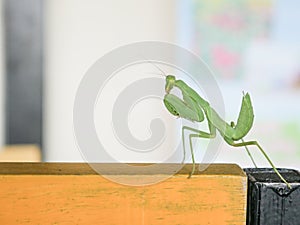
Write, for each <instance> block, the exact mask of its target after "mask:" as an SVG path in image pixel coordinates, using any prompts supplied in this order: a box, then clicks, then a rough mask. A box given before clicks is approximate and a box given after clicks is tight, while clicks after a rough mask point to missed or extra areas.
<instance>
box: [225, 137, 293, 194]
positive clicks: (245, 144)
mask: <svg viewBox="0 0 300 225" xmlns="http://www.w3.org/2000/svg"><path fill="white" fill-rule="evenodd" d="M227 143H228V144H230V145H231V146H234V147H242V146H243V147H246V146H249V145H255V146H256V147H258V149H259V150H260V151H261V153H262V154H263V155H264V157H265V158H266V159H267V161H268V162H269V164H270V165H271V166H272V168H273V170H274V171H275V173H276V174H277V175H278V177H279V178H280V179H281V180H282V181H283V182H284V183H285V184H286V185H287V186H288V187H289V188H291V185H290V184H289V183H288V182H287V181H286V180H285V179H284V178H283V176H282V175H281V174H280V173H279V171H278V170H277V169H276V167H275V166H274V164H273V162H272V161H271V159H270V158H269V157H268V155H267V154H266V152H265V151H264V150H263V148H262V147H261V146H260V145H259V144H258V142H257V141H247V142H244V141H243V142H242V143H234V142H233V141H232V142H227Z"/></svg>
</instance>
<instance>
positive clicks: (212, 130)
mask: <svg viewBox="0 0 300 225" xmlns="http://www.w3.org/2000/svg"><path fill="white" fill-rule="evenodd" d="M209 128H210V133H207V132H204V131H201V130H197V129H194V128H192V127H188V126H183V127H182V143H183V154H184V155H183V162H184V160H185V155H186V150H185V137H184V131H185V130H189V131H192V132H195V133H193V134H190V135H189V144H190V149H191V154H192V162H193V169H192V172H191V173H190V175H189V177H188V178H190V177H191V176H192V175H193V174H194V172H195V156H194V149H193V144H192V138H195V137H197V138H210V139H211V138H215V136H216V128H215V127H214V126H209Z"/></svg>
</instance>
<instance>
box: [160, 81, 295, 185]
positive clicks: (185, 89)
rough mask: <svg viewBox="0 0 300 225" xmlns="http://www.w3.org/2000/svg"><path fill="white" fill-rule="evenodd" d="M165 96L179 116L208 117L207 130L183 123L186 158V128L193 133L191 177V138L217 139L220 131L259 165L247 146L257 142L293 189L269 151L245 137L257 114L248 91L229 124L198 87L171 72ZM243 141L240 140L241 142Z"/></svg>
mask: <svg viewBox="0 0 300 225" xmlns="http://www.w3.org/2000/svg"><path fill="white" fill-rule="evenodd" d="M173 88H178V89H179V90H180V91H181V93H182V97H183V99H180V98H179V97H177V96H175V95H173V94H170V91H171V90H172V89H173ZM165 91H166V95H165V97H164V104H165V106H166V108H167V110H168V111H169V112H170V113H171V114H173V115H174V116H178V117H181V118H184V119H187V120H190V121H193V122H202V121H204V119H205V118H206V119H207V123H208V129H209V132H204V131H201V130H197V129H194V128H191V127H187V126H184V127H182V139H183V149H184V157H185V138H184V133H185V130H189V131H191V132H192V133H191V134H190V135H189V144H190V149H191V154H192V162H193V169H192V172H191V173H190V175H189V177H191V176H192V175H193V174H194V172H195V158H194V150H193V146H192V138H215V136H216V131H218V132H219V133H220V135H221V136H222V137H223V139H224V140H225V141H226V142H227V143H228V144H229V145H231V146H234V147H242V146H244V147H245V148H246V150H247V152H248V155H249V156H250V158H251V160H252V162H253V163H254V165H255V166H256V164H255V162H254V160H253V157H252V155H251V153H250V151H249V150H248V146H250V145H255V146H257V147H258V149H259V150H260V151H261V152H262V154H263V155H264V157H265V158H266V159H267V161H268V162H269V163H270V165H271V166H272V168H273V170H274V171H275V173H276V174H277V175H278V176H279V177H280V179H281V180H282V181H283V182H284V183H285V184H287V186H288V187H289V188H291V186H290V184H289V183H288V182H287V181H286V180H285V179H284V178H283V177H282V175H281V174H280V173H279V172H278V170H277V169H276V167H275V166H274V164H273V163H272V161H271V160H270V158H269V157H268V155H267V154H266V152H265V151H264V150H263V148H262V147H261V146H260V145H259V144H258V142H257V141H244V140H243V138H244V137H245V136H246V135H247V133H248V132H249V130H250V129H251V128H252V125H253V120H254V113H253V107H252V103H251V99H250V95H249V94H248V93H246V94H244V96H243V100H242V106H241V110H240V113H239V117H238V120H237V123H236V124H235V123H234V122H231V123H230V124H228V123H226V122H225V121H224V120H223V119H222V118H221V117H220V116H219V115H218V113H217V112H216V111H215V110H214V109H213V108H212V107H211V106H210V104H209V103H208V102H207V101H206V100H204V99H203V98H202V97H201V96H200V95H199V94H198V93H197V92H196V91H195V90H193V89H192V88H190V87H189V86H188V85H187V84H186V83H184V82H183V81H182V80H177V79H176V78H175V76H173V75H168V76H166V85H165ZM238 141H241V142H238Z"/></svg>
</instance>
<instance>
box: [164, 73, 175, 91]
mask: <svg viewBox="0 0 300 225" xmlns="http://www.w3.org/2000/svg"><path fill="white" fill-rule="evenodd" d="M174 84H175V77H174V76H173V75H168V76H167V77H166V86H165V90H166V93H169V92H170V91H171V89H172V88H173V87H174Z"/></svg>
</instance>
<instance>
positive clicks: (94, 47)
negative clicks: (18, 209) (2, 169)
mask: <svg viewBox="0 0 300 225" xmlns="http://www.w3.org/2000/svg"><path fill="white" fill-rule="evenodd" d="M299 7H300V2H297V1H293V0H237V1H231V0H222V1H221V0H190V1H183V0H182V1H179V0H177V1H174V0H165V1H158V0H151V1H149V0H148V1H146V0H142V1H140V0H127V1H124V2H123V1H118V0H112V1H99V0H88V1H82V0H22V1H19V0H1V1H0V10H1V11H0V12H1V15H0V145H1V146H2V151H1V152H0V160H2V161H9V160H12V161H40V160H43V161H64V162H68V161H75V162H76V161H82V160H83V159H82V157H81V155H80V152H79V151H78V149H77V146H76V141H75V137H74V132H73V124H72V119H73V103H74V98H75V93H76V90H77V88H78V85H79V83H80V80H81V79H82V77H83V76H84V74H85V73H86V71H87V70H88V68H89V67H90V66H91V65H92V64H93V63H94V62H95V61H96V60H97V59H99V58H100V57H101V56H103V55H104V54H105V53H107V52H109V51H111V50H112V49H115V48H117V47H119V46H122V45H125V44H129V43H132V42H137V41H145V40H156V41H165V42H170V43H174V44H178V45H180V46H183V47H185V48H187V49H189V50H191V51H192V52H194V53H196V54H197V55H199V56H200V57H201V58H202V59H203V60H204V61H205V62H206V63H207V64H208V65H209V67H210V68H211V69H212V70H213V72H214V74H215V76H216V80H217V82H218V84H219V86H220V89H221V91H222V94H223V97H224V102H225V108H226V119H227V120H228V121H231V120H236V118H237V116H238V112H239V108H240V101H241V97H242V91H246V92H250V93H251V97H252V101H253V105H254V110H255V122H254V127H253V129H252V130H251V132H250V134H249V136H248V138H247V140H249V139H255V140H258V141H259V142H260V143H261V144H262V146H263V147H264V148H265V149H266V151H267V152H268V153H269V154H270V156H271V158H272V159H273V160H274V162H275V164H276V165H277V166H281V167H290V168H300V163H299V162H300V104H299V102H300V99H299V98H300V30H299V29H298V21H300V14H299V13H298V11H297V9H299ZM252 151H253V154H254V157H255V158H256V159H258V164H259V166H267V165H268V164H267V163H266V161H265V159H263V157H262V156H261V154H260V153H259V152H258V150H256V149H253V150H252ZM8 152H9V153H8ZM216 162H229V163H232V162H235V163H238V164H239V165H241V166H243V167H247V166H252V165H251V161H250V160H249V159H248V156H247V154H246V153H245V151H244V150H243V149H240V148H237V149H235V148H232V147H229V146H227V145H226V144H224V145H222V148H221V151H220V154H219V156H218V158H217V160H216Z"/></svg>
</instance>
